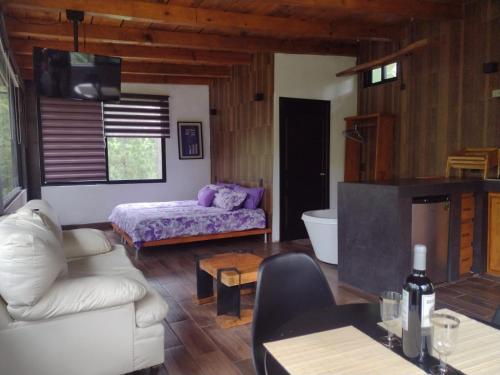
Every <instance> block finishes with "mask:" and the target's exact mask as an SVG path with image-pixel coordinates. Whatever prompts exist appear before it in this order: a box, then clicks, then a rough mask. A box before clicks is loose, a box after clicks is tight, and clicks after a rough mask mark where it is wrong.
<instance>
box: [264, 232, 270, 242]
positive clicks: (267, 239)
mask: <svg viewBox="0 0 500 375" xmlns="http://www.w3.org/2000/svg"><path fill="white" fill-rule="evenodd" d="M268 236H269V234H268V233H264V243H268V242H269V237H268Z"/></svg>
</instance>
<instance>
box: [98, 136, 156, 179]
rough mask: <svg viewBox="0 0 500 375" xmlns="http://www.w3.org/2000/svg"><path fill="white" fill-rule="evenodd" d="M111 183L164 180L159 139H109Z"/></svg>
mask: <svg viewBox="0 0 500 375" xmlns="http://www.w3.org/2000/svg"><path fill="white" fill-rule="evenodd" d="M107 141H108V173H109V180H110V181H120V180H156V179H161V178H162V160H161V155H162V153H161V140H160V139H159V138H111V137H110V138H108V139H107Z"/></svg>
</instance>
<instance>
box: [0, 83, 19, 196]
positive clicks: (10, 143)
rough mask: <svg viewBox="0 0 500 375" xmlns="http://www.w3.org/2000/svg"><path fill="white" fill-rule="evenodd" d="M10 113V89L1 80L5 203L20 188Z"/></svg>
mask: <svg viewBox="0 0 500 375" xmlns="http://www.w3.org/2000/svg"><path fill="white" fill-rule="evenodd" d="M12 110H13V109H12ZM10 111H11V103H10V97H9V87H8V86H7V84H6V83H5V81H4V80H3V79H1V78H0V179H1V180H0V181H1V185H2V197H3V199H4V201H5V200H6V198H8V197H9V193H11V192H12V191H13V190H14V188H15V187H17V186H18V183H17V162H16V159H17V158H16V153H15V151H16V148H15V140H14V139H13V133H14V132H13V131H12V128H13V124H11V114H10Z"/></svg>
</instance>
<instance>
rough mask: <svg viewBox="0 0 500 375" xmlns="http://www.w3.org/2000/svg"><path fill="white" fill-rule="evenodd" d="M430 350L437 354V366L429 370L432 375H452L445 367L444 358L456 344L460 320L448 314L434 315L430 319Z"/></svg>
mask: <svg viewBox="0 0 500 375" xmlns="http://www.w3.org/2000/svg"><path fill="white" fill-rule="evenodd" d="M431 323H432V330H431V337H432V348H433V349H434V350H435V351H436V352H437V353H438V356H439V365H436V366H433V367H432V368H431V374H432V375H444V374H454V373H455V372H454V371H452V370H451V369H450V368H449V367H448V366H447V365H446V358H447V356H449V355H450V354H451V353H452V352H453V350H454V349H455V346H456V344H457V338H458V327H459V326H460V320H459V319H457V318H456V317H454V316H451V315H448V314H440V313H434V314H432V317H431Z"/></svg>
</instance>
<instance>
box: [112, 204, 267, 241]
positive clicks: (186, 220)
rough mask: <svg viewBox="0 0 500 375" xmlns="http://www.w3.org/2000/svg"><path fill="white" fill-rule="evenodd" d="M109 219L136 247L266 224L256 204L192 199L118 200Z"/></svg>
mask: <svg viewBox="0 0 500 375" xmlns="http://www.w3.org/2000/svg"><path fill="white" fill-rule="evenodd" d="M109 221H110V222H111V223H113V224H115V225H117V226H118V227H119V228H120V229H121V230H123V231H124V232H125V233H127V234H128V235H129V236H130V238H131V239H132V241H133V243H134V245H135V246H136V248H140V247H141V246H142V244H143V243H144V242H149V241H158V240H164V239H169V238H177V237H188V236H198V235H204V234H217V233H225V232H235V231H243V230H249V229H263V228H265V227H266V215H265V213H264V210H262V209H260V208H258V209H256V210H251V209H246V208H241V209H238V210H234V211H226V210H223V209H221V208H218V207H203V206H199V205H198V202H197V201H195V200H187V201H172V202H151V203H126V204H120V205H118V206H116V207H115V208H114V209H113V211H112V212H111V215H110V216H109Z"/></svg>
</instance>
